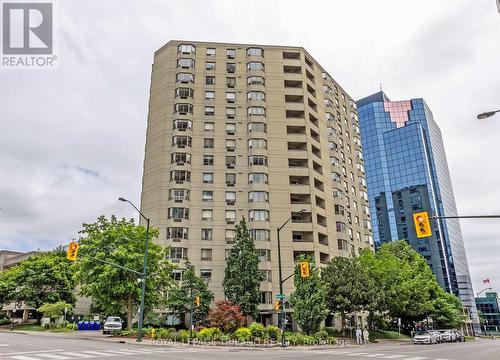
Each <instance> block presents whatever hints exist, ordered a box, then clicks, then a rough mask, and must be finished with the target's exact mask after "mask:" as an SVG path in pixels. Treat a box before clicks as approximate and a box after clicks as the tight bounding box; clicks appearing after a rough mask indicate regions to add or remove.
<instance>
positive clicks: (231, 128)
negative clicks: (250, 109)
mask: <svg viewBox="0 0 500 360" xmlns="http://www.w3.org/2000/svg"><path fill="white" fill-rule="evenodd" d="M235 133H236V124H235V123H227V124H226V134H227V135H234V134H235Z"/></svg>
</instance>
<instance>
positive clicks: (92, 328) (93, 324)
mask: <svg viewBox="0 0 500 360" xmlns="http://www.w3.org/2000/svg"><path fill="white" fill-rule="evenodd" d="M89 330H95V322H94V321H91V322H90V325H89Z"/></svg>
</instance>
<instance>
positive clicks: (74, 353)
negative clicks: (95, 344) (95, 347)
mask: <svg viewBox="0 0 500 360" xmlns="http://www.w3.org/2000/svg"><path fill="white" fill-rule="evenodd" d="M61 355H66V356H70V357H77V358H82V359H88V358H93V357H95V356H94V355H89V354H82V353H80V352H72V351H71V352H63V353H61Z"/></svg>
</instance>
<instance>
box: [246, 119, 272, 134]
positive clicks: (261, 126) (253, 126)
mask: <svg viewBox="0 0 500 360" xmlns="http://www.w3.org/2000/svg"><path fill="white" fill-rule="evenodd" d="M247 129H248V132H263V133H265V132H267V125H266V123H263V122H251V123H248V125H247Z"/></svg>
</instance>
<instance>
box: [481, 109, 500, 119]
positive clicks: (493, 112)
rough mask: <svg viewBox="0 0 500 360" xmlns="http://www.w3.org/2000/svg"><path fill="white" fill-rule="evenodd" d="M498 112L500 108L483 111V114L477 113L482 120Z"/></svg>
mask: <svg viewBox="0 0 500 360" xmlns="http://www.w3.org/2000/svg"><path fill="white" fill-rule="evenodd" d="M497 112H500V110H495V111H486V112H483V113H481V114H478V115H477V118H478V119H479V120H481V119H486V118H489V117H491V116H493V115H495V114H496V113H497Z"/></svg>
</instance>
